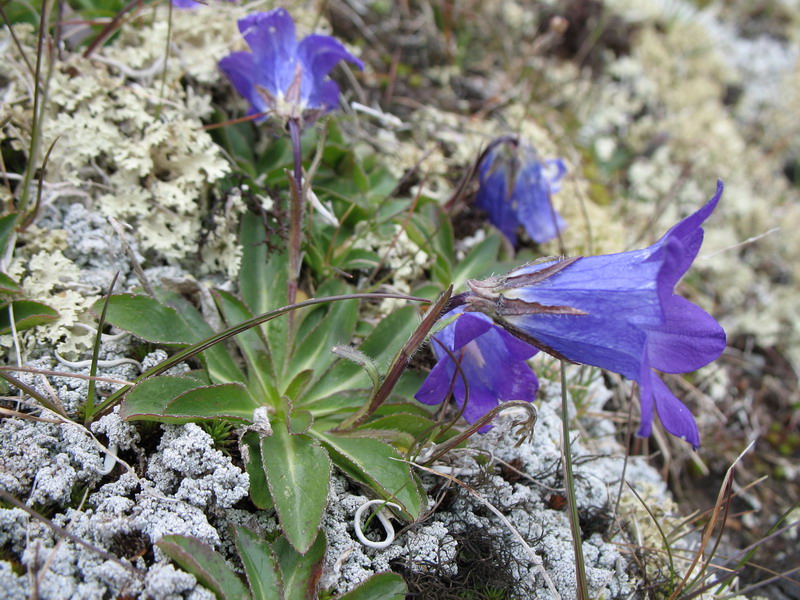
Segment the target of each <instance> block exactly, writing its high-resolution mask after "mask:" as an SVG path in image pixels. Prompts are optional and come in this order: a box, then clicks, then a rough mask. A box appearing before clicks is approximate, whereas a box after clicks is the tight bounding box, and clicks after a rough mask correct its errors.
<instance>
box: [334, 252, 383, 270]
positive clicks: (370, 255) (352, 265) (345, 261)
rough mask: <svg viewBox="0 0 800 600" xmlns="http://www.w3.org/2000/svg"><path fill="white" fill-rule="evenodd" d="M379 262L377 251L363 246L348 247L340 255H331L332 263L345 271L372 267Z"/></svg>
mask: <svg viewBox="0 0 800 600" xmlns="http://www.w3.org/2000/svg"><path fill="white" fill-rule="evenodd" d="M380 262H381V257H380V256H378V254H377V253H375V252H372V251H370V250H364V249H363V248H349V249H348V250H347V251H345V252H343V253H342V255H341V256H334V257H333V264H334V265H335V266H337V267H339V268H340V269H343V270H345V271H349V270H366V269H374V268H375V267H377V266H378V265H379V264H380Z"/></svg>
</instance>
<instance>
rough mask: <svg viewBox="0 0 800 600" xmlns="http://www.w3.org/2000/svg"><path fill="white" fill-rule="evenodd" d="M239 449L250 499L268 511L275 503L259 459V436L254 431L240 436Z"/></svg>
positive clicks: (261, 461) (262, 464) (262, 463)
mask: <svg viewBox="0 0 800 600" xmlns="http://www.w3.org/2000/svg"><path fill="white" fill-rule="evenodd" d="M241 449H242V459H243V461H244V468H245V471H247V474H248V475H249V476H250V499H251V500H252V501H253V504H255V505H256V507H258V508H260V509H261V510H269V509H271V508H272V507H273V506H275V503H274V502H273V501H272V494H270V493H269V483H268V482H267V474H266V473H265V472H264V461H263V460H262V459H261V436H260V435H259V434H258V433H256V432H255V431H248V432H247V433H245V434H244V435H243V436H242V442H241Z"/></svg>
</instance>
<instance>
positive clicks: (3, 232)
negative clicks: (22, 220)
mask: <svg viewBox="0 0 800 600" xmlns="http://www.w3.org/2000/svg"><path fill="white" fill-rule="evenodd" d="M18 216H19V215H18V214H17V213H9V214H7V215H3V216H2V217H0V256H5V253H6V250H7V248H6V246H8V242H9V241H10V240H11V237H12V234H13V233H14V227H15V226H16V224H17V217H18Z"/></svg>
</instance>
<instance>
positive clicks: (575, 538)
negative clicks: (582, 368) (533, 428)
mask: <svg viewBox="0 0 800 600" xmlns="http://www.w3.org/2000/svg"><path fill="white" fill-rule="evenodd" d="M561 426H562V436H563V439H564V441H563V445H564V480H565V481H564V482H565V485H566V488H567V510H568V514H569V526H570V529H571V530H572V547H573V549H574V551H575V579H576V580H577V584H578V596H577V597H578V600H589V586H588V585H587V583H586V567H585V564H584V560H583V540H582V539H581V525H580V521H579V519H578V503H577V501H576V499H575V477H574V476H573V474H572V450H571V448H570V445H571V444H570V439H569V398H567V365H566V363H565V362H564V361H561Z"/></svg>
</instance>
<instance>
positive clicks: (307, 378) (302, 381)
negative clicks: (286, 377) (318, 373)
mask: <svg viewBox="0 0 800 600" xmlns="http://www.w3.org/2000/svg"><path fill="white" fill-rule="evenodd" d="M313 377H314V371H313V370H311V369H306V370H305V371H300V372H299V373H298V374H297V375H296V376H295V378H294V379H292V381H291V382H289V385H288V386H286V391H285V392H284V395H285V396H286V397H287V398H289V400H291V401H292V402H295V401H297V400H298V398H300V397H301V396H302V395H303V392H304V391H305V390H306V388H307V387H308V384H309V383H311V379H312V378H313Z"/></svg>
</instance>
